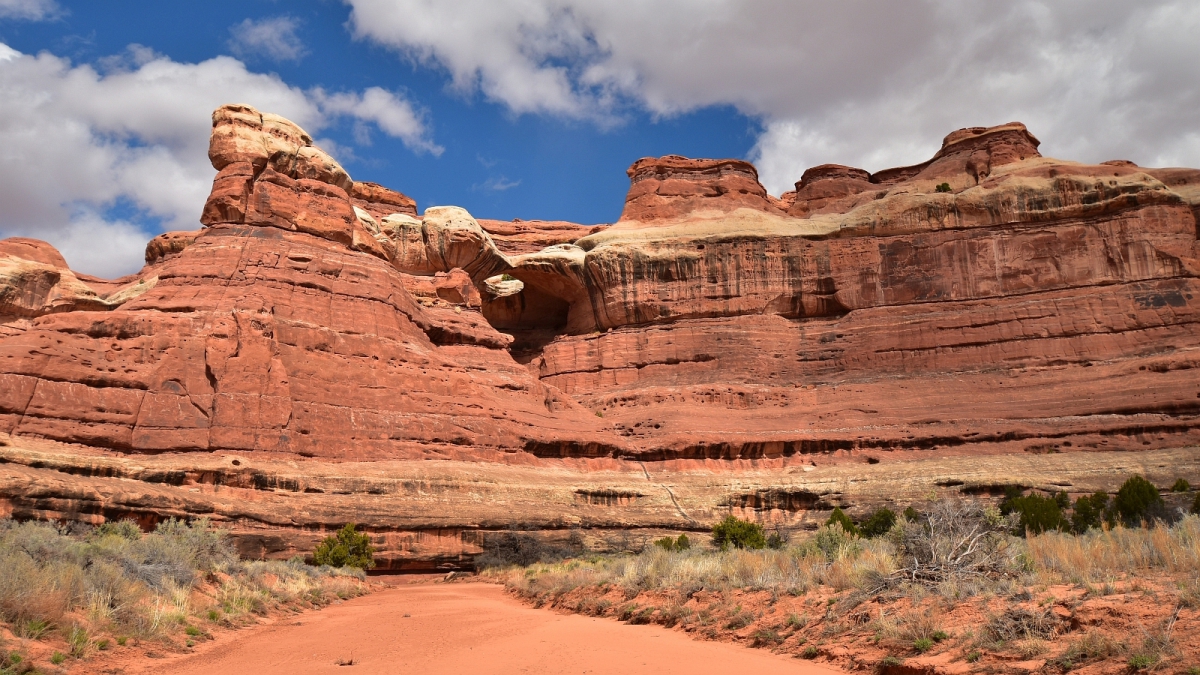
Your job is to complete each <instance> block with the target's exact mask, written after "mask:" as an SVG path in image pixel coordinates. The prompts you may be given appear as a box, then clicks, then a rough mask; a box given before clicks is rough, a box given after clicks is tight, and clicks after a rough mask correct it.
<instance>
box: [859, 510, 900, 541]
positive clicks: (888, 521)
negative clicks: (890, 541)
mask: <svg viewBox="0 0 1200 675" xmlns="http://www.w3.org/2000/svg"><path fill="white" fill-rule="evenodd" d="M895 524H896V512H895V511H893V510H891V509H889V508H886V507H884V508H881V509H876V510H875V512H874V513H872V514H871V515H870V517H868V518H867V519H866V520H865V521H863V524H862V525H861V526H860V527H859V528H858V529H859V533H860V534H862V536H864V537H867V538H872V537H880V536H883V535H885V534H887V533H888V532H889V531H890V530H891V529H892V527H893V526H894V525H895Z"/></svg>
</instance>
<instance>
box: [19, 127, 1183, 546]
mask: <svg viewBox="0 0 1200 675" xmlns="http://www.w3.org/2000/svg"><path fill="white" fill-rule="evenodd" d="M1037 146H1038V142H1037V140H1036V139H1035V138H1034V137H1033V136H1032V135H1030V134H1029V132H1028V131H1027V130H1026V129H1025V128H1024V126H1022V125H1020V124H1017V123H1012V124H1006V125H1002V126H999V127H992V128H976V129H963V130H959V131H957V132H954V133H952V134H950V135H949V136H947V137H946V140H945V142H944V143H943V146H942V148H941V149H940V150H939V151H938V153H937V154H936V155H935V156H934V157H933V158H932V159H930V160H929V161H927V162H924V163H922V164H918V165H914V166H911V167H901V168H897V169H889V170H886V171H881V172H877V173H875V174H868V173H867V172H865V171H862V170H860V169H855V168H853V167H845V166H839V165H822V166H818V167H814V168H812V169H810V170H809V171H806V172H805V173H804V175H803V176H802V177H801V180H800V181H799V182H798V183H797V185H796V188H797V189H796V191H795V192H792V193H789V194H788V195H785V196H784V197H783V198H780V199H775V198H774V197H771V196H770V195H768V194H767V193H766V191H765V190H764V189H763V188H762V186H761V184H759V183H758V179H757V175H756V173H755V171H754V168H753V167H752V166H751V165H749V164H747V163H745V162H742V161H739V160H690V159H686V158H682V157H678V156H668V157H663V158H657V159H644V160H639V161H638V162H637V163H635V164H634V165H633V166H632V167H631V168H630V170H629V175H630V180H631V187H630V192H629V196H628V198H627V200H626V206H625V211H624V213H623V215H622V218H621V220H619V221H618V222H617V223H614V224H613V225H611V226H607V227H593V228H584V227H582V226H576V225H573V224H569V223H547V222H541V221H528V222H524V221H522V222H516V221H514V222H498V221H487V220H483V221H480V220H476V219H475V218H474V217H473V216H472V215H471V214H469V213H467V212H466V211H465V210H463V209H460V208H457V207H436V208H431V209H428V210H426V211H425V212H424V213H423V214H421V215H418V213H417V210H416V205H415V203H413V202H412V200H410V199H408V198H406V197H404V196H403V195H401V194H400V193H397V192H393V191H391V190H388V189H386V188H383V187H380V186H376V185H373V184H369V183H362V182H355V181H353V180H351V179H350V177H349V176H348V175H346V174H345V172H344V171H342V170H341V168H340V167H338V166H336V162H333V161H332V159H329V158H328V156H327V155H324V153H321V152H320V150H319V149H317V148H315V147H313V146H312V145H311V139H310V138H309V137H308V136H307V134H305V133H304V132H303V130H300V129H299V128H298V127H296V126H295V125H293V124H291V123H289V122H287V121H286V120H282V119H281V118H278V117H275V116H271V115H268V114H264V113H259V112H258V111H254V110H253V109H250V108H247V107H246V106H226V107H224V108H222V109H220V110H218V111H217V113H215V114H214V130H213V140H212V145H211V149H210V156H211V157H212V159H213V165H214V167H215V168H217V169H218V173H217V176H216V178H215V179H214V182H213V190H212V193H211V195H210V197H209V199H208V202H207V203H206V204H205V207H204V210H203V216H202V222H203V223H204V224H205V225H206V228H205V229H204V230H202V231H200V232H198V233H169V234H167V235H162V236H160V237H158V238H156V239H155V240H153V241H152V242H151V243H150V245H149V246H148V247H147V262H148V266H147V268H145V269H144V270H143V271H142V272H141V273H140V274H139V275H135V276H133V277H129V278H125V279H122V280H115V281H112V282H104V281H102V280H90V279H88V278H84V279H82V280H81V279H80V278H79V277H77V276H75V275H73V274H72V273H71V271H70V270H69V269H67V268H66V265H65V263H63V262H62V260H61V256H58V255H57V252H55V251H53V249H51V248H49V247H48V246H47V245H44V244H42V243H40V242H33V241H29V240H23V241H17V240H7V241H4V242H0V434H7V436H4V439H5V441H4V442H5V443H8V444H9V447H11V448H14V449H13V450H12V451H11V452H10V451H8V450H4V451H0V454H4V458H5V461H4V462H0V511H5V510H7V512H9V513H12V514H15V515H18V516H20V517H44V518H67V519H70V518H76V519H84V520H92V521H98V520H99V519H102V518H115V517H121V516H122V515H132V516H135V517H137V518H139V519H141V520H142V521H143V522H145V523H152V522H153V521H154V519H156V518H160V517H165V516H167V515H188V514H200V513H204V514H213V515H214V516H215V517H217V518H218V520H220V521H221V522H223V523H225V524H227V525H229V526H230V527H232V528H233V529H234V531H235V532H236V533H237V534H238V537H239V541H240V542H241V545H242V546H243V550H244V551H246V552H248V553H250V554H253V555H272V556H281V557H287V556H289V555H292V554H295V553H297V552H301V553H302V552H305V551H306V550H308V549H309V548H311V545H312V544H313V543H314V542H315V541H316V539H317V538H319V536H320V535H321V533H322V532H323V531H325V530H331V529H336V527H338V526H340V525H341V524H342V523H344V522H346V521H347V520H355V521H356V522H359V523H362V524H364V525H366V526H367V528H368V530H369V531H371V532H373V533H374V535H375V538H376V543H377V545H378V546H380V547H381V551H383V557H384V559H385V560H386V566H388V567H393V568H420V567H425V568H429V567H432V566H434V565H437V564H441V563H447V564H466V563H468V562H469V559H470V556H471V555H473V554H474V553H478V552H479V550H480V547H481V546H483V545H485V543H486V538H487V537H488V536H490V533H494V532H498V531H503V530H505V529H506V528H507V527H509V526H511V525H513V524H516V523H526V524H530V525H534V526H536V527H538V528H540V529H541V530H542V531H543V534H542V535H540V536H544V537H547V538H549V539H555V538H557V539H565V538H566V535H567V532H568V531H569V529H570V528H572V527H581V528H584V530H585V531H586V532H588V534H586V535H585V539H587V540H588V542H589V546H592V547H594V548H610V549H611V548H620V547H621V546H622V544H620V543H619V542H618V541H617V540H618V539H619V538H617V537H613V536H609V535H611V533H613V532H621V531H624V530H627V529H636V530H638V531H639V532H641V533H642V534H644V535H646V536H658V535H659V534H663V533H667V532H676V533H677V532H679V531H690V532H703V531H704V530H706V529H707V528H708V527H710V526H711V524H712V521H714V520H716V519H718V518H719V517H722V516H723V515H724V514H726V513H731V512H732V513H736V514H738V515H741V516H743V517H751V518H756V519H758V520H761V521H763V522H765V523H773V524H778V525H780V526H782V527H809V526H813V525H815V524H816V523H818V522H820V521H822V520H823V519H824V518H825V517H826V514H827V512H828V510H829V509H832V508H833V506H841V507H842V508H845V509H849V510H851V511H852V512H853V513H859V514H864V513H866V512H868V511H869V510H870V509H872V508H875V507H876V506H879V505H889V506H892V507H893V508H897V509H898V510H899V509H903V508H904V507H905V506H907V505H909V502H910V501H911V500H913V499H917V498H918V497H919V496H921V495H925V494H928V491H929V490H931V489H936V490H940V491H941V492H944V493H946V494H952V493H958V492H961V491H966V492H968V493H969V494H976V495H978V494H984V495H987V494H993V493H995V494H999V493H1000V492H1002V489H1003V485H1012V484H1020V485H1028V486H1031V487H1046V489H1059V488H1063V487H1066V488H1067V489H1069V490H1071V491H1073V492H1086V491H1091V490H1094V489H1110V488H1112V487H1115V484H1116V483H1117V482H1119V480H1118V478H1119V477H1114V478H1113V481H1115V482H1114V483H1113V484H1112V485H1109V484H1107V483H1106V484H1104V485H1099V484H1098V483H1097V482H1096V481H1097V479H1096V476H1097V474H1096V471H1097V470H1100V469H1097V468H1096V467H1100V466H1101V465H1103V466H1104V467H1116V466H1124V467H1129V466H1135V465H1136V466H1139V467H1142V468H1141V469H1139V470H1145V471H1146V472H1148V475H1149V474H1150V473H1153V472H1154V471H1158V468H1157V467H1161V466H1170V467H1171V468H1170V471H1171V472H1172V475H1171V478H1174V477H1177V476H1181V475H1182V476H1184V477H1187V478H1189V479H1195V480H1194V482H1200V475H1192V474H1189V473H1188V472H1189V471H1190V472H1193V473H1194V472H1195V471H1197V470H1200V469H1198V468H1196V467H1195V466H1194V465H1195V461H1194V460H1195V457H1196V452H1195V449H1194V447H1195V446H1196V445H1197V444H1200V387H1198V386H1197V380H1196V375H1195V373H1196V372H1200V371H1198V369H1200V242H1198V238H1200V225H1198V220H1200V171H1197V170H1194V169H1182V168H1171V169H1146V168H1142V167H1138V166H1136V165H1135V164H1133V163H1132V162H1127V161H1119V162H1116V161H1115V162H1106V163H1104V164H1100V165H1083V164H1078V163H1074V162H1069V161H1063V160H1057V159H1052V158H1047V157H1042V156H1041V155H1040V154H1039V153H1038V150H1037ZM58 444H64V445H58ZM1179 448H1185V449H1182V450H1180V449H1179ZM1188 448H1190V449H1188ZM1079 450H1084V451H1086V452H1076V451H1079ZM1134 451H1136V452H1138V453H1139V454H1136V455H1129V454H1128V453H1130V452H1134ZM5 453H7V454H5ZM120 453H127V454H133V453H137V454H140V455H143V457H142V458H141V459H139V458H138V457H136V455H135V456H134V457H129V456H123V455H121V454H120ZM147 454H155V455H160V456H158V457H154V458H145V457H144V455H147ZM1012 455H1019V456H1020V458H1021V459H1020V460H1015V459H1013V457H1012ZM1101 457H1103V458H1104V459H1103V460H1101V459H1100V458H1101ZM434 458H436V459H441V460H451V461H446V462H441V463H438V464H437V465H436V468H435V469H430V468H429V467H430V466H432V465H431V464H429V463H422V462H416V461H414V460H418V459H420V460H423V459H434ZM151 459H152V461H151ZM898 459H904V460H906V461H905V462H896V461H894V460H898ZM235 460H236V462H239V463H240V464H239V463H234V462H235ZM460 461H461V462H462V463H461V464H460V463H459V462H460ZM138 462H142V464H139V463H138ZM151 465H152V466H151ZM875 465H878V466H875ZM51 466H54V467H57V468H46V467H51ZM250 466H254V467H255V468H254V469H253V470H250V469H249V468H246V467H250ZM239 467H241V468H239ZM867 467H871V468H869V469H868V468H867ZM1122 470H1128V469H1122ZM1113 471H1116V469H1113ZM1164 471H1165V470H1164ZM1160 473H1162V472H1161V471H1160ZM1163 475H1166V474H1165V473H1164V474H1163ZM161 476H174V478H170V480H167V479H165V478H164V479H161V480H159V478H156V477H161ZM176 478H177V479H178V480H176ZM128 480H134V481H140V482H138V483H137V485H139V486H141V487H138V488H137V489H129V487H128V486H129V483H127V482H123V481H128ZM156 480H157V481H158V482H155V481H156ZM860 481H865V482H860ZM872 481H875V482H872ZM1064 481H1065V483H1064ZM883 484H886V485H888V487H889V489H887V490H881V489H879V488H880V485H883ZM186 486H194V487H186ZM193 490H195V491H194V492H193ZM268 491H269V493H268ZM285 493H286V494H285ZM905 500H908V501H905Z"/></svg>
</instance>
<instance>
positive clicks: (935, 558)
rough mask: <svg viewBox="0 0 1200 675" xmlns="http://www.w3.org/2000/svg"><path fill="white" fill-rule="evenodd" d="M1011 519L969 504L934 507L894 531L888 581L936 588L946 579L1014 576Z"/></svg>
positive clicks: (1015, 554)
mask: <svg viewBox="0 0 1200 675" xmlns="http://www.w3.org/2000/svg"><path fill="white" fill-rule="evenodd" d="M1009 520H1011V519H1005V518H1002V517H1001V516H1000V514H999V511H996V510H994V509H991V508H985V507H984V506H983V505H982V504H981V503H980V502H978V501H976V500H973V499H947V500H943V501H939V502H935V503H934V504H933V505H932V506H930V508H929V509H928V510H927V511H926V512H925V513H923V514H922V515H921V516H920V517H919V519H918V520H917V521H916V522H910V521H907V520H906V521H904V522H903V523H902V524H901V525H900V526H899V527H898V528H897V530H898V532H897V540H898V541H897V548H898V549H899V551H898V553H899V555H898V557H899V558H900V560H901V561H903V562H902V565H901V567H900V569H898V570H897V571H896V573H895V574H894V575H893V578H894V579H897V580H899V579H906V580H908V581H911V582H915V583H922V584H926V585H930V586H936V585H938V584H941V583H943V582H946V581H948V580H952V579H962V578H970V577H975V578H993V579H994V578H999V577H1004V576H1012V575H1014V574H1016V573H1017V572H1019V571H1020V568H1021V566H1020V564H1019V560H1018V555H1019V553H1020V548H1019V546H1018V545H1017V544H1016V543H1015V542H1014V540H1013V538H1012V537H1010V536H1009V534H1008V530H1009V529H1011V523H1010V522H1009Z"/></svg>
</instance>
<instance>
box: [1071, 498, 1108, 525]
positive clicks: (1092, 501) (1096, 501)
mask: <svg viewBox="0 0 1200 675" xmlns="http://www.w3.org/2000/svg"><path fill="white" fill-rule="evenodd" d="M1107 506H1108V493H1107V492H1097V493H1096V494H1094V495H1090V496H1088V495H1084V496H1083V497H1080V498H1079V499H1076V500H1075V509H1074V511H1073V512H1072V513H1071V529H1072V530H1074V531H1075V532H1076V533H1078V534H1083V533H1084V532H1087V531H1088V530H1090V529H1091V528H1093V527H1100V523H1101V522H1103V520H1104V509H1105V507H1107Z"/></svg>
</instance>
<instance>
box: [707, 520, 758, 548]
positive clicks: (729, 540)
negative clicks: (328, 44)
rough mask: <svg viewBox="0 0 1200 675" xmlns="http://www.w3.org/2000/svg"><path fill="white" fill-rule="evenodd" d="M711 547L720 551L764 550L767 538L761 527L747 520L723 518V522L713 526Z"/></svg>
mask: <svg viewBox="0 0 1200 675" xmlns="http://www.w3.org/2000/svg"><path fill="white" fill-rule="evenodd" d="M712 536H713V545H714V546H716V547H717V548H719V549H721V550H722V551H725V550H728V549H729V547H730V546H732V547H734V548H751V549H758V548H766V547H767V538H766V536H765V535H763V528H762V525H759V524H758V523H752V522H750V521H748V520H742V519H741V518H737V517H734V516H732V515H729V516H725V520H722V521H721V522H719V523H717V524H716V525H714V526H713V535H712Z"/></svg>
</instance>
